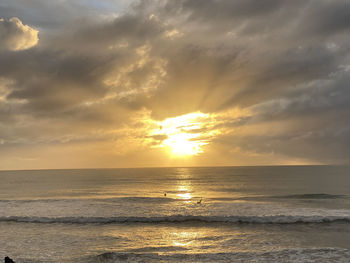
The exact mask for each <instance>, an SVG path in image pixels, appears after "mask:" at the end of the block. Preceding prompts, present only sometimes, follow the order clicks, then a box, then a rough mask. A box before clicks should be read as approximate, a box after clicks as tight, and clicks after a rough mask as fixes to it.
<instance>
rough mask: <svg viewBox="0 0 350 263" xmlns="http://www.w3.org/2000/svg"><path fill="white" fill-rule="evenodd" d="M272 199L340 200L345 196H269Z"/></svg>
mask: <svg viewBox="0 0 350 263" xmlns="http://www.w3.org/2000/svg"><path fill="white" fill-rule="evenodd" d="M271 197H272V198H287V199H341V198H347V196H346V195H332V194H295V195H282V196H271Z"/></svg>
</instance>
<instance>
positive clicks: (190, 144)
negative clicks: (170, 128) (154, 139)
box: [163, 133, 203, 156]
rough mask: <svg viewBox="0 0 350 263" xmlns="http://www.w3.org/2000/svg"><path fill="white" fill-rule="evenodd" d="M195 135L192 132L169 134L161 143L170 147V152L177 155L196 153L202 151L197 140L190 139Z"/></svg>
mask: <svg viewBox="0 0 350 263" xmlns="http://www.w3.org/2000/svg"><path fill="white" fill-rule="evenodd" d="M194 138H195V136H193V134H186V133H178V134H172V135H169V138H168V139H166V140H164V142H163V144H164V145H166V146H168V147H170V148H171V152H172V154H174V155H177V156H184V155H196V154H198V153H201V152H202V149H201V145H203V143H200V142H198V141H191V139H194Z"/></svg>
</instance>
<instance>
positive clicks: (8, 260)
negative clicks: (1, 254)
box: [5, 257, 15, 263]
mask: <svg viewBox="0 0 350 263" xmlns="http://www.w3.org/2000/svg"><path fill="white" fill-rule="evenodd" d="M5 263H15V262H14V261H13V260H12V259H10V258H9V257H5Z"/></svg>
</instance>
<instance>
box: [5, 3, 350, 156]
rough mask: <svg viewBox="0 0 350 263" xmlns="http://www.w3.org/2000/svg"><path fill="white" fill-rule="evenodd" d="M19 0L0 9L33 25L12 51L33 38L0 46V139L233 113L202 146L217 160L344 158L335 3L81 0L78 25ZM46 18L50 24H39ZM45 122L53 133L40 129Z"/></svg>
mask: <svg viewBox="0 0 350 263" xmlns="http://www.w3.org/2000/svg"><path fill="white" fill-rule="evenodd" d="M107 2H108V6H109V7H111V6H115V5H114V4H115V3H114V2H113V1H107ZM19 3H20V2H18V1H15V2H13V3H12V4H8V6H7V8H8V10H10V9H11V10H12V11H11V12H13V14H22V15H23V16H24V17H25V18H26V20H24V21H33V23H35V26H36V27H38V28H45V30H43V32H41V35H40V45H38V46H36V47H35V48H32V49H28V50H21V51H20V49H25V48H24V47H26V48H28V47H30V45H29V44H28V43H32V44H33V43H34V42H28V41H27V42H23V43H26V44H23V43H22V44H21V45H19V46H18V47H20V48H15V49H16V50H17V52H10V51H9V49H10V48H9V47H10V46H11V47H14V46H13V45H12V44H11V45H10V44H6V45H7V46H6V47H7V48H3V49H2V50H1V51H0V61H1V62H0V76H2V77H3V78H4V79H6V82H4V84H2V85H3V87H4V88H3V90H5V89H6V92H2V93H1V89H0V98H2V99H1V100H0V124H2V125H3V126H7V129H6V132H4V130H3V131H2V132H0V139H2V140H3V141H4V142H5V141H12V142H14V141H16V142H17V143H19V144H20V143H22V144H24V142H25V141H32V140H33V139H32V138H33V137H34V135H31V134H32V133H33V132H32V131H33V129H35V135H36V136H37V137H39V138H40V137H41V136H42V138H45V139H43V140H41V141H50V140H52V141H60V139H57V138H61V137H62V136H63V137H64V138H65V136H66V137H67V136H68V137H69V136H71V137H70V138H76V137H77V138H78V137H79V135H82V134H83V133H84V130H86V129H89V130H90V131H91V132H92V131H93V130H97V129H105V130H108V129H111V130H117V129H121V128H123V127H125V126H128V125H129V126H132V125H134V122H133V121H132V120H133V118H134V116H136V115H137V114H138V113H139V112H140V111H143V110H144V111H148V112H150V114H151V116H152V117H153V118H154V119H157V120H162V119H164V118H167V117H174V116H178V115H181V114H186V113H190V112H194V111H202V112H205V113H212V114H216V115H217V116H220V114H224V115H225V114H226V113H225V112H227V111H229V110H231V109H233V108H238V109H239V110H241V111H249V112H251V116H249V117H247V116H240V117H237V118H234V117H232V118H227V119H225V121H222V122H220V124H218V125H217V127H218V128H220V129H222V130H224V131H225V133H224V135H222V136H221V137H220V136H219V137H217V138H216V141H215V142H214V144H215V145H216V146H217V147H218V149H217V151H219V152H220V151H222V152H221V154H223V155H224V154H226V153H225V151H227V147H228V145H229V147H231V149H234V148H235V147H239V148H240V149H241V150H242V151H243V152H244V151H246V152H255V153H258V154H261V155H262V156H263V155H264V154H266V153H274V154H276V155H278V154H279V155H281V156H285V157H286V158H287V157H288V156H290V157H293V158H300V159H304V160H308V161H310V162H320V163H329V162H347V159H348V158H347V157H349V154H350V150H349V149H350V148H349V143H348V141H350V134H349V130H350V126H349V125H348V124H347V122H346V118H347V116H348V114H349V111H350V101H349V100H350V94H349V91H348V90H349V89H348V88H347V83H348V82H349V78H350V71H349V65H350V61H349V56H348V53H349V52H348V51H349V47H350V46H349V44H348V43H349V36H348V29H349V26H350V21H349V19H348V17H349V16H348V15H347V14H348V13H349V12H350V6H349V4H348V3H347V1H343V0H334V1H327V0H318V1H314V0H308V1H277V0H269V1H258V0H248V1H247V0H244V1H243V0H236V1H223V0H220V1H214V0H213V1H211V0H209V1H198V0H181V1H138V2H135V3H133V4H132V5H131V7H130V8H127V9H125V10H124V11H123V12H120V13H119V14H117V15H116V14H114V15H113V14H111V13H109V12H108V8H105V7H104V6H95V5H92V3H91V5H90V11H88V9H89V8H88V7H89V6H84V5H80V6H82V8H81V9H80V11H79V19H76V18H74V16H73V15H70V14H69V12H63V11H62V10H66V9H67V8H72V10H78V9H79V8H77V5H73V4H72V2H69V1H65V3H60V4H59V6H60V8H58V9H57V11H55V10H54V9H52V8H50V7H48V6H47V5H44V6H43V7H42V8H44V9H45V10H46V9H47V10H50V12H49V13H50V14H57V16H53V15H52V17H54V18H53V19H52V20H51V19H50V17H49V16H47V15H44V14H43V15H38V16H36V17H37V19H34V16H33V14H32V13H31V12H29V11H28V10H33V8H34V7H37V6H38V5H39V6H40V3H41V1H35V2H33V3H32V4H31V3H29V2H28V3H26V9H23V8H20V7H19V6H20V5H19ZM0 7H2V8H3V5H0ZM26 10H27V11H26ZM91 10H93V11H91ZM55 12H56V13H55ZM44 13H45V12H44ZM92 14H94V15H95V16H93V17H90V16H91V15H92ZM98 14H103V15H104V16H105V17H102V16H101V17H99V16H98ZM0 15H3V14H2V13H1V12H0ZM50 16H51V15H50ZM106 16H107V17H108V18H106ZM20 18H21V17H20ZM34 20H35V21H34ZM50 21H51V22H52V23H53V25H54V26H46V22H50ZM10 22H11V21H9V20H2V21H0V23H3V24H4V23H10ZM15 22H16V23H15ZM17 22H18V21H17V20H16V21H14V20H13V21H12V22H11V23H12V24H18V23H17ZM22 26H23V25H22ZM53 28H55V30H53ZM30 29H31V28H29V29H28V30H29V31H30ZM31 30H34V29H31ZM0 32H5V31H1V30H0ZM23 32H24V31H23ZM30 32H32V33H33V32H34V33H33V35H31V36H34V35H35V32H37V31H30ZM0 34H4V33H0ZM21 37H22V38H23V34H22V35H21ZM26 37H27V38H28V36H27V35H26ZM4 39H10V38H4ZM16 39H17V38H16ZM32 40H33V39H32ZM6 41H7V40H6ZM36 41H37V40H36ZM2 43H5V42H2ZM35 44H36V42H35ZM35 44H34V45H35ZM3 45H4V44H3ZM12 49H14V48H12ZM0 84H1V82H0ZM225 116H226V115H225ZM24 120H25V121H24ZM131 123H133V124H131ZM53 124H54V125H56V128H55V131H53V130H52V129H45V128H44V127H45V125H53ZM9 125H10V126H9ZM257 127H258V128H257ZM240 130H242V133H240ZM243 131H245V132H246V134H245V135H244V132H243ZM273 131H275V132H273ZM60 133H61V134H60ZM50 136H51V137H52V138H51V139H50ZM86 136H87V137H88V136H92V138H94V135H91V134H90V135H86ZM116 136H117V135H116ZM118 136H122V135H120V134H118ZM102 137H103V136H102ZM143 137H145V136H143ZM18 138H22V139H21V140H18ZM105 138H106V140H107V139H110V135H108V136H106V137H105ZM154 139H155V140H161V139H162V138H154ZM87 140H88V139H87ZM39 141H40V140H39ZM0 147H1V146H0Z"/></svg>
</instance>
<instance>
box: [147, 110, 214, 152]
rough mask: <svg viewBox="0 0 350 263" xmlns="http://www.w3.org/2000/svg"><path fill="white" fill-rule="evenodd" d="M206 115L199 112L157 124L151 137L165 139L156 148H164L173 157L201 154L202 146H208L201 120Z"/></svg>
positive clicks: (206, 116)
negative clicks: (162, 137)
mask: <svg viewBox="0 0 350 263" xmlns="http://www.w3.org/2000/svg"><path fill="white" fill-rule="evenodd" d="M208 117H209V115H208V114H204V113H201V112H194V113H189V114H186V115H182V116H178V117H174V118H168V119H165V120H164V121H162V122H157V125H158V127H159V128H158V129H156V130H153V131H152V133H151V136H159V135H161V136H164V137H165V139H164V140H163V141H162V142H161V143H160V144H159V145H158V146H157V147H161V148H166V149H167V150H168V151H169V152H170V153H171V154H172V155H173V156H178V157H184V156H192V155H197V154H199V153H201V152H203V146H204V145H206V144H208V141H207V139H205V137H206V136H207V135H208V134H203V132H202V128H203V126H204V122H203V120H204V119H206V118H208Z"/></svg>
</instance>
